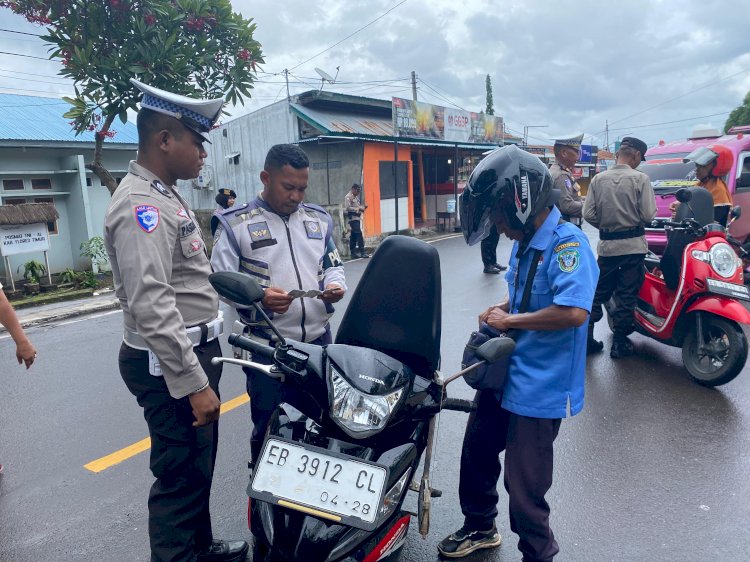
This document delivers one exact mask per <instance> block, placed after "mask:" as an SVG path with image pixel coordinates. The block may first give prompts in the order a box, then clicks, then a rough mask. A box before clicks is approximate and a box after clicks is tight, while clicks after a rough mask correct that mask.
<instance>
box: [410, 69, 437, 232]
mask: <svg viewBox="0 0 750 562" xmlns="http://www.w3.org/2000/svg"><path fill="white" fill-rule="evenodd" d="M411 99H412V100H414V105H416V104H417V73H416V72H415V71H414V70H412V71H411ZM417 177H418V178H419V203H420V205H419V207H420V209H419V214H420V216H421V217H422V220H423V221H426V220H427V195H426V193H425V185H424V162H423V161H422V149H421V148H419V149H417ZM435 210H436V211H437V209H435Z"/></svg>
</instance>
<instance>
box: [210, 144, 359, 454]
mask: <svg viewBox="0 0 750 562" xmlns="http://www.w3.org/2000/svg"><path fill="white" fill-rule="evenodd" d="M309 166H310V162H309V160H308V158H307V155H306V154H305V153H304V152H303V151H302V149H300V148H299V147H298V146H295V145H291V144H280V145H276V146H273V147H271V149H270V150H269V151H268V155H267V156H266V161H265V165H264V169H263V171H262V172H261V173H260V180H261V182H262V183H263V192H262V193H261V194H260V195H259V196H258V197H257V198H256V199H255V200H254V201H252V202H250V203H246V204H244V205H235V206H234V207H232V208H230V209H227V210H226V211H224V212H223V213H221V214H220V215H217V216H214V217H213V218H212V219H211V228H212V230H213V231H214V248H213V251H212V253H211V265H212V266H213V269H214V271H241V272H243V273H247V274H248V275H251V276H253V277H255V279H256V280H257V281H258V283H260V285H261V286H263V287H264V288H265V296H264V298H263V302H262V305H263V308H264V309H265V311H266V312H267V313H268V315H269V317H271V319H272V320H273V322H274V325H275V326H276V328H277V329H278V330H279V332H280V333H281V335H282V336H284V337H285V338H291V339H293V340H296V341H302V342H308V343H315V344H319V345H325V344H329V343H331V341H332V337H331V327H330V325H329V323H328V318H329V316H330V315H331V313H332V312H333V306H332V304H333V303H335V302H338V301H339V300H341V299H342V298H343V296H344V293H345V291H346V280H345V278H344V268H343V264H342V262H341V258H340V256H339V253H338V250H337V249H336V245H335V243H334V241H333V219H332V218H331V216H330V215H329V214H328V213H327V212H326V211H325V210H324V209H323V208H321V207H318V206H317V205H311V204H309V203H304V202H303V200H304V196H305V190H306V189H307V181H308V176H309ZM290 290H298V291H305V292H307V291H311V290H312V291H318V290H319V291H322V294H320V295H318V296H310V297H307V296H305V297H295V296H294V295H290V294H289V291H290ZM237 312H238V314H239V316H240V319H241V320H242V321H243V322H245V323H246V324H247V326H248V330H249V331H250V333H251V335H252V336H254V337H256V338H260V339H263V340H265V341H268V342H273V333H272V332H271V330H270V329H269V328H268V326H267V325H265V323H264V322H263V321H261V320H259V319H258V318H256V316H255V312H254V309H238V310H237ZM255 360H256V361H258V360H259V358H255ZM245 373H246V374H247V391H248V394H249V395H250V400H251V401H250V407H251V416H252V420H253V433H252V437H251V441H250V444H251V453H252V457H253V459H256V458H257V457H258V454H259V453H260V447H261V446H262V444H263V438H264V436H265V432H266V427H267V425H268V421H269V419H270V416H271V414H272V413H273V410H274V408H275V407H276V405H277V404H279V403H280V402H281V401H282V400H286V401H290V402H291V403H292V404H293V403H294V402H293V399H294V397H292V396H290V395H288V392H286V393H285V391H284V387H283V386H282V384H281V383H280V382H279V381H276V380H272V379H270V378H268V377H267V376H265V375H263V374H259V373H256V372H255V371H253V370H251V369H246V371H245Z"/></svg>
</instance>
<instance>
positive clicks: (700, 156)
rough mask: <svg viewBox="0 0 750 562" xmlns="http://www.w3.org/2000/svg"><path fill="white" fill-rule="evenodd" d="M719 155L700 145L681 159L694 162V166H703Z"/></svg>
mask: <svg viewBox="0 0 750 562" xmlns="http://www.w3.org/2000/svg"><path fill="white" fill-rule="evenodd" d="M718 156H719V155H718V154H716V153H715V152H714V151H713V150H711V149H710V148H706V147H705V146H701V147H698V148H696V149H695V150H693V152H691V153H690V154H688V155H687V156H685V158H683V159H682V161H683V162H695V165H696V166H705V165H706V164H710V163H711V162H713V161H714V160H716V158H717V157H718Z"/></svg>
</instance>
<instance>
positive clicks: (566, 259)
mask: <svg viewBox="0 0 750 562" xmlns="http://www.w3.org/2000/svg"><path fill="white" fill-rule="evenodd" d="M557 263H558V265H559V266H560V271H562V272H563V273H572V272H574V271H575V270H576V269H578V266H579V265H580V264H581V254H580V253H579V252H578V250H563V251H562V252H560V253H559V254H557Z"/></svg>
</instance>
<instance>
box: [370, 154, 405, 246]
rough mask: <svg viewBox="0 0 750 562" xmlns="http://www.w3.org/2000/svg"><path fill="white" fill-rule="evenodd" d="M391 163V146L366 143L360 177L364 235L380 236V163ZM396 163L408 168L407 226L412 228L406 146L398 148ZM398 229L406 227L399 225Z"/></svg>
mask: <svg viewBox="0 0 750 562" xmlns="http://www.w3.org/2000/svg"><path fill="white" fill-rule="evenodd" d="M381 161H388V162H393V144H389V143H384V142H366V143H365V154H364V159H363V164H362V176H363V178H362V179H363V181H364V199H365V203H366V204H367V212H366V213H365V221H364V222H365V235H366V236H376V235H378V234H381V230H380V162H381ZM398 161H399V162H407V164H408V167H409V177H408V179H409V183H408V186H407V190H408V193H409V215H408V216H409V226H408V228H414V197H413V193H414V191H413V185H412V162H411V148H410V147H408V146H399V147H398ZM399 228H406V226H404V225H401V224H399Z"/></svg>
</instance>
